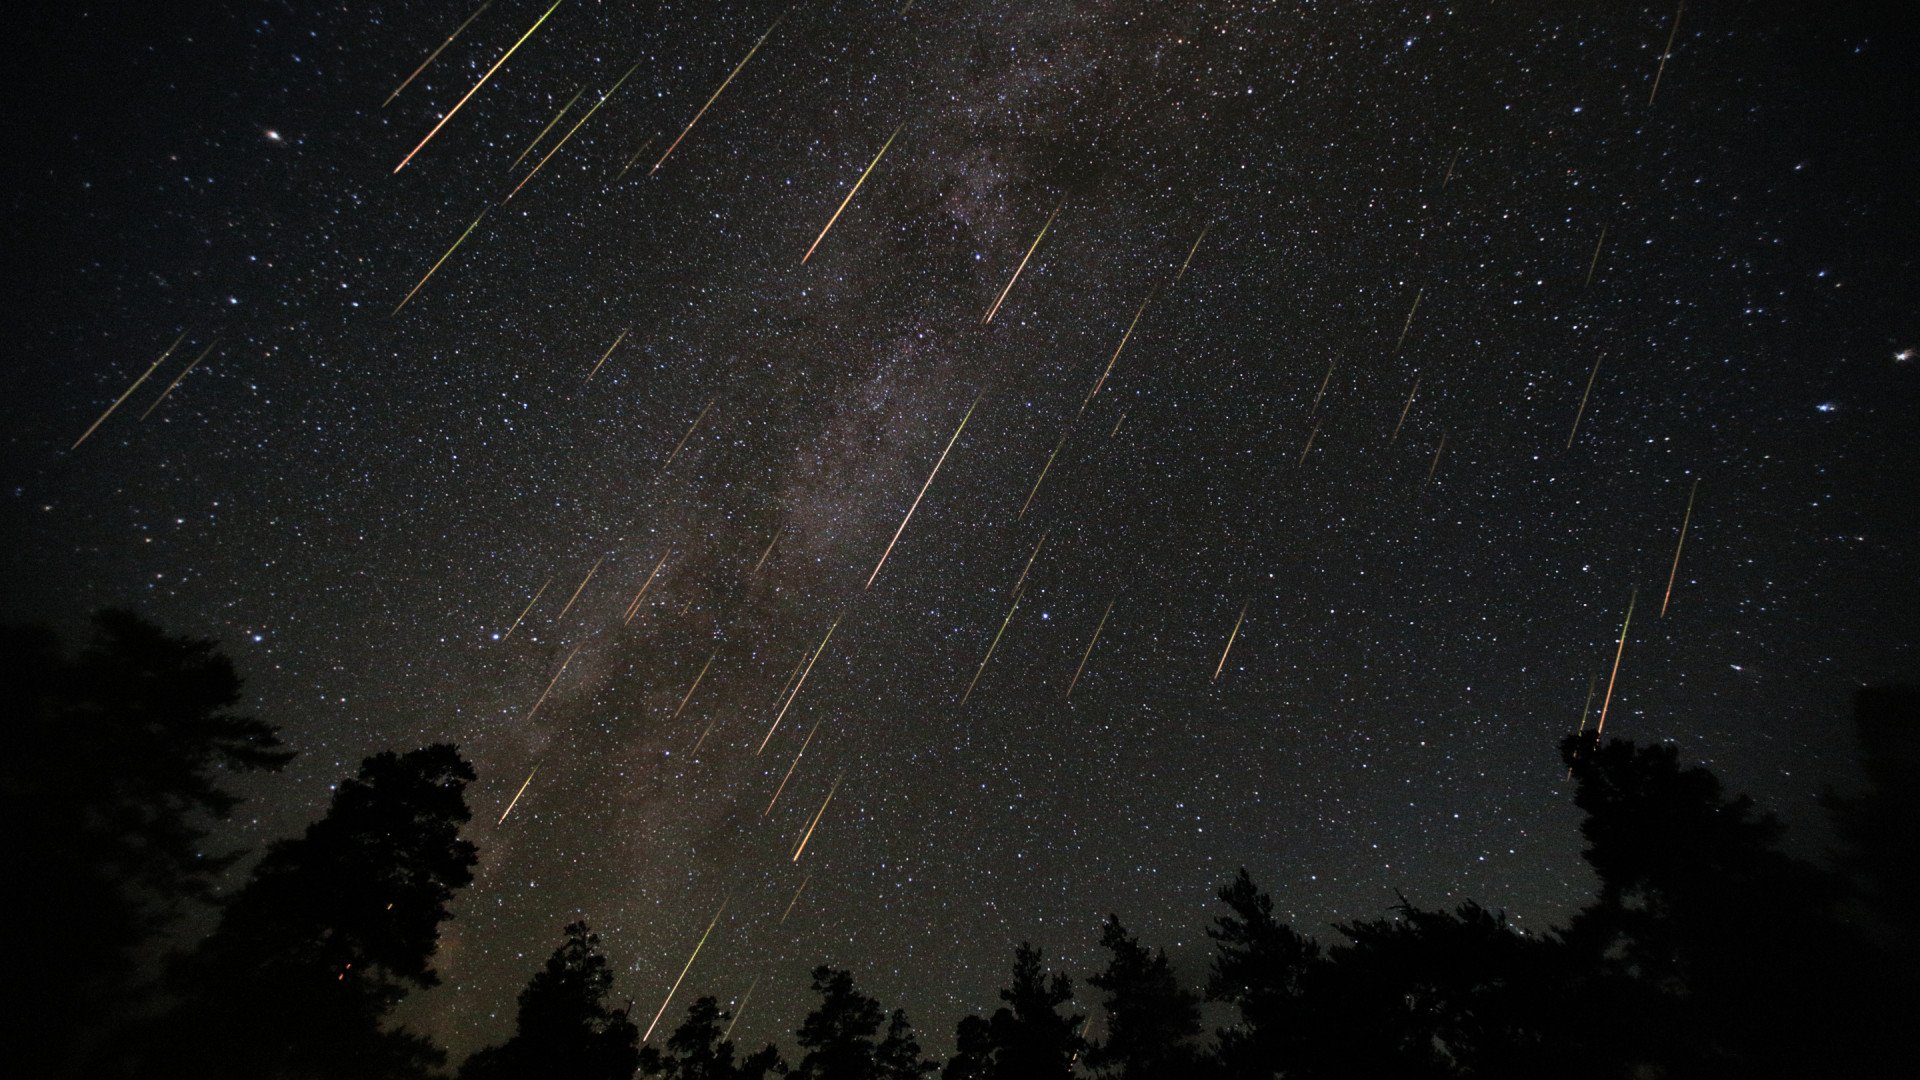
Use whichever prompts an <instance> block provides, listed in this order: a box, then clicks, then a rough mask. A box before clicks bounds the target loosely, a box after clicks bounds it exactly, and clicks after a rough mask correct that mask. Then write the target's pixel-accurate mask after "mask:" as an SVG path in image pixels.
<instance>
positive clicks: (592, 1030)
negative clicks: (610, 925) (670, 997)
mask: <svg viewBox="0 0 1920 1080" xmlns="http://www.w3.org/2000/svg"><path fill="white" fill-rule="evenodd" d="M565 933H566V941H565V942H563V943H562V944H561V945H560V947H559V948H557V949H555V950H554V951H553V955H552V956H550V957H548V958H547V963H546V966H545V967H544V968H542V969H541V970H540V971H538V972H536V973H535V974H534V976H533V978H532V979H531V980H529V981H528V983H527V986H526V988H525V989H524V990H521V991H520V1008H519V1013H518V1016H517V1018H516V1024H515V1028H514V1033H513V1036H512V1037H511V1038H509V1039H508V1040H507V1041H506V1042H505V1043H502V1044H501V1045H499V1046H490V1047H488V1048H486V1049H484V1050H481V1051H479V1052H477V1053H475V1054H474V1055H473V1056H471V1057H469V1058H468V1059H467V1060H466V1063H465V1064H464V1065H462V1066H461V1068H460V1080H523V1078H524V1080H533V1078H536V1077H538V1078H543V1080H544V1078H549V1077H550V1078H553V1080H626V1078H628V1077H631V1076H632V1075H633V1071H634V1069H635V1068H636V1067H638V1066H639V1064H640V1050H639V1043H640V1029H639V1028H638V1027H636V1026H634V1023H633V1021H632V1020H630V1019H628V1017H627V1011H626V1010H625V1009H614V1008H609V1007H608V1005H607V996H608V995H609V994H610V993H612V991H613V972H612V971H611V970H610V969H609V968H608V966H607V958H606V956H605V954H603V953H601V952H600V938H599V935H597V934H594V933H593V932H592V931H590V930H588V929H587V924H586V923H584V922H575V923H571V924H569V925H568V926H567V928H566V930H565ZM681 1075H686V1076H699V1077H702V1078H705V1077H708V1076H713V1077H716V1078H721V1077H727V1076H731V1075H732V1074H731V1073H687V1074H681Z"/></svg>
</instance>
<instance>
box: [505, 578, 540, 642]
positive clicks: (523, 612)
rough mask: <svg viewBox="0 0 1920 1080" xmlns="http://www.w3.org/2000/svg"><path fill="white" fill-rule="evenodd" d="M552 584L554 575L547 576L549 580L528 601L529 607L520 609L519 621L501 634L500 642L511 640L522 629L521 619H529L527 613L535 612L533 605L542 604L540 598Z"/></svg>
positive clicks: (516, 620)
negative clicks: (514, 633) (515, 632)
mask: <svg viewBox="0 0 1920 1080" xmlns="http://www.w3.org/2000/svg"><path fill="white" fill-rule="evenodd" d="M551 584H553V575H552V574H548V575H547V580H545V581H543V582H541V583H540V587H539V588H538V589H536V590H534V593H533V599H531V600H529V601H527V606H526V607H524V608H521V609H520V617H519V618H517V619H515V620H513V625H512V626H509V627H507V632H506V633H504V634H501V635H500V640H501V641H505V640H507V639H508V638H510V637H512V636H513V632H514V631H515V630H518V629H520V621H521V619H525V618H526V617H527V612H529V611H532V610H533V605H535V604H537V603H539V602H540V596H541V594H542V593H545V592H546V591H547V586H549V585H551Z"/></svg>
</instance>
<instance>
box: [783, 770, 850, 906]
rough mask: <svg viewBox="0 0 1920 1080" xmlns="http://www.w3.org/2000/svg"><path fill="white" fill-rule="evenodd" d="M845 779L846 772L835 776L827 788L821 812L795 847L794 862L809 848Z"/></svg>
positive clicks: (814, 817) (816, 815) (815, 816)
mask: <svg viewBox="0 0 1920 1080" xmlns="http://www.w3.org/2000/svg"><path fill="white" fill-rule="evenodd" d="M844 779H846V774H845V773H841V774H840V775H839V776H838V777H835V778H834V781H833V786H832V787H831V788H828V789H827V798H826V801H824V802H822V803H821V804H820V810H819V812H818V813H816V814H814V815H813V821H812V822H811V823H810V824H808V825H807V833H806V835H805V836H802V837H801V838H800V846H799V847H797V848H794V849H793V861H794V862H799V861H800V856H801V854H802V853H804V852H805V851H806V850H807V841H809V840H811V839H813V830H815V829H817V828H819V827H820V819H821V818H823V817H826V816H827V807H828V806H829V805H830V804H831V803H832V802H833V795H834V792H836V791H839V790H840V781H841V780H844ZM801 884H803V885H804V884H806V883H805V882H801Z"/></svg>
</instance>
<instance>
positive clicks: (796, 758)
mask: <svg viewBox="0 0 1920 1080" xmlns="http://www.w3.org/2000/svg"><path fill="white" fill-rule="evenodd" d="M819 730H820V721H819V720H815V721H814V722H813V728H812V729H811V730H810V731H808V732H807V738H806V741H805V742H802V743H801V744H800V752H799V753H798V754H795V755H793V764H791V765H789V766H787V775H785V776H783V777H781V778H780V786H779V787H777V788H774V789H773V798H771V799H768V800H767V808H766V809H765V810H762V811H761V812H760V816H761V817H762V818H764V817H766V816H767V815H769V814H771V813H773V804H774V803H777V802H779V801H780V793H781V792H783V791H785V790H787V781H789V780H791V779H793V770H795V769H797V768H799V767H800V759H801V758H802V757H804V756H805V755H806V753H807V747H809V746H811V745H813V735H814V732H817V731H819Z"/></svg>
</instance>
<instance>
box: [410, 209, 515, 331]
mask: <svg viewBox="0 0 1920 1080" xmlns="http://www.w3.org/2000/svg"><path fill="white" fill-rule="evenodd" d="M491 209H493V207H491V206H489V207H487V208H486V209H485V210H482V211H480V217H477V218H474V219H473V224H471V225H469V226H467V231H466V232H463V233H461V234H460V239H458V240H455V241H454V242H453V246H452V247H450V248H448V249H447V253H446V254H445V255H442V256H440V258H439V259H437V260H435V261H434V264H433V265H432V266H430V267H428V268H427V272H426V273H425V274H422V275H421V276H420V280H419V281H417V282H415V283H414V286H413V288H411V289H409V290H407V295H405V296H403V297H401V298H400V302H399V303H398V304H395V305H394V306H393V312H392V314H391V315H388V316H387V317H388V318H392V317H393V316H394V315H398V314H400V309H401V308H403V307H406V306H407V301H409V300H412V299H413V294H414V293H417V292H419V291H420V289H421V287H422V286H424V285H426V283H427V279H428V278H430V277H432V276H433V275H434V274H435V273H437V272H438V271H439V269H440V264H441V263H444V262H446V261H447V260H448V259H450V258H452V257H453V253H454V252H455V251H458V250H459V249H460V245H461V244H464V243H466V242H467V237H468V236H470V235H472V233H473V230H475V229H477V228H479V227H480V221H481V218H484V217H486V216H487V210H491Z"/></svg>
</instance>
